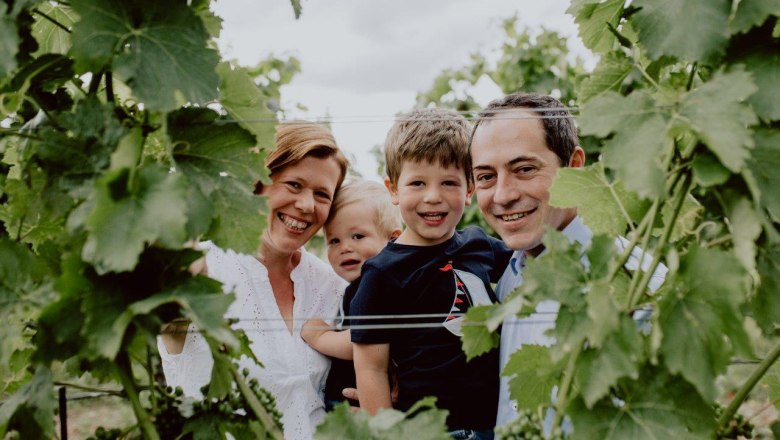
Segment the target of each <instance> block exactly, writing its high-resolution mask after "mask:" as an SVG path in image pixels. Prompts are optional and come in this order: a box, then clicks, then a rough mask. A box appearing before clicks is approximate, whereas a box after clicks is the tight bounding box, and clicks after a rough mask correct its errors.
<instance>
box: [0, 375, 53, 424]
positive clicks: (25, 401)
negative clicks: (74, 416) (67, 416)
mask: <svg viewBox="0 0 780 440" xmlns="http://www.w3.org/2000/svg"><path fill="white" fill-rule="evenodd" d="M53 390H54V380H53V379H52V375H51V370H49V369H48V368H43V367H39V368H38V369H37V370H36V372H35V374H34V375H33V378H32V380H31V381H30V382H28V383H27V384H25V385H23V386H22V387H21V388H20V389H19V390H18V391H17V392H16V393H14V394H13V395H12V396H11V397H9V398H8V399H7V400H5V401H4V402H3V405H2V406H0V436H2V437H3V438H8V437H7V433H9V432H18V433H19V438H54V410H55V409H56V408H57V401H56V400H55V399H54V392H53Z"/></svg>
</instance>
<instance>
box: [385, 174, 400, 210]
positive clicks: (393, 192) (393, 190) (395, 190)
mask: <svg viewBox="0 0 780 440" xmlns="http://www.w3.org/2000/svg"><path fill="white" fill-rule="evenodd" d="M385 188H387V190H388V191H390V199H391V200H392V201H393V205H398V188H396V187H395V185H393V182H391V181H390V179H385Z"/></svg>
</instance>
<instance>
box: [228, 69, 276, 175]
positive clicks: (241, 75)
mask: <svg viewBox="0 0 780 440" xmlns="http://www.w3.org/2000/svg"><path fill="white" fill-rule="evenodd" d="M217 72H218V73H219V76H220V79H221V82H220V86H219V93H220V98H219V102H220V104H222V106H223V107H224V108H225V110H227V112H228V114H230V116H232V117H233V118H234V119H236V120H237V121H239V124H240V125H241V126H242V127H243V128H245V129H247V130H248V131H249V132H250V133H252V134H254V135H255V138H256V141H255V142H256V144H255V145H257V146H258V147H260V149H262V150H264V151H266V152H270V151H272V150H273V149H274V132H275V125H276V124H275V121H276V115H274V113H273V112H272V111H271V110H269V109H268V107H267V106H266V96H265V95H264V94H263V92H262V90H260V88H259V87H257V85H256V84H255V83H254V81H252V78H251V77H250V76H249V73H248V72H247V69H245V68H242V67H232V66H231V65H230V64H229V63H220V64H219V66H218V67H217ZM262 170H263V181H264V182H267V177H268V176H267V174H266V173H265V167H263V168H262Z"/></svg>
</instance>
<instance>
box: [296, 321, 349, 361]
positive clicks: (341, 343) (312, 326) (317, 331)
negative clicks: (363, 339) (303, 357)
mask: <svg viewBox="0 0 780 440" xmlns="http://www.w3.org/2000/svg"><path fill="white" fill-rule="evenodd" d="M301 337H302V338H303V340H304V341H306V343H307V344H309V345H310V346H311V347H312V348H313V349H315V350H317V351H319V352H320V353H322V354H324V355H325V356H330V357H334V358H338V359H344V360H347V361H351V360H352V340H351V339H350V333H349V330H345V331H340V332H337V331H335V330H333V329H332V327H331V326H329V325H328V324H326V323H325V321H323V320H322V319H319V318H312V319H309V320H308V321H306V323H305V324H304V325H303V328H302V329H301Z"/></svg>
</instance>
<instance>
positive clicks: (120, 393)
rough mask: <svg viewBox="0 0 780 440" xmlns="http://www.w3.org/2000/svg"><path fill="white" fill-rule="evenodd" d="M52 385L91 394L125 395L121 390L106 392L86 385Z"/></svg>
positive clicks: (57, 383) (63, 383) (67, 383)
mask: <svg viewBox="0 0 780 440" xmlns="http://www.w3.org/2000/svg"><path fill="white" fill-rule="evenodd" d="M54 385H57V386H61V387H68V388H75V389H77V390H82V391H89V392H92V393H106V394H110V395H112V396H119V397H124V395H125V394H124V393H123V392H122V390H106V389H103V388H95V387H90V386H87V385H79V384H77V383H70V382H54Z"/></svg>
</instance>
